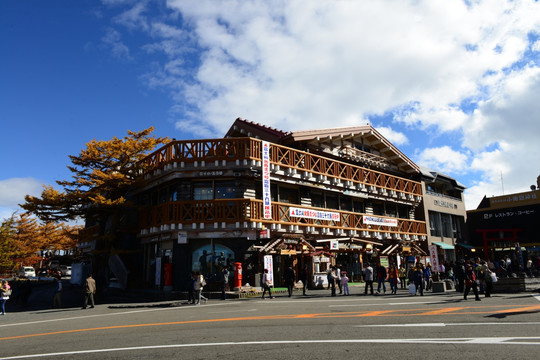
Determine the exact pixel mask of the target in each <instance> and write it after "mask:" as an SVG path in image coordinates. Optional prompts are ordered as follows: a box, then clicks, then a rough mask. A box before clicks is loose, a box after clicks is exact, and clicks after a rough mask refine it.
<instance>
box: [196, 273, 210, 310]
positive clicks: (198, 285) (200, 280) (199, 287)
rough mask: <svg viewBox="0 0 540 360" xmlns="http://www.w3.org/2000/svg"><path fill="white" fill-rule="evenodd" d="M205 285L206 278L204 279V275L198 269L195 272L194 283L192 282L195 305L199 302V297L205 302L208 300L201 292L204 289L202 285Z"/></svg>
mask: <svg viewBox="0 0 540 360" xmlns="http://www.w3.org/2000/svg"><path fill="white" fill-rule="evenodd" d="M205 285H206V280H204V275H203V274H201V273H200V272H199V271H197V272H196V273H195V283H194V285H193V286H194V290H195V299H196V302H195V305H200V304H201V299H202V300H204V302H205V303H206V302H207V301H208V298H207V297H204V296H203V294H202V291H203V289H204V286H205Z"/></svg>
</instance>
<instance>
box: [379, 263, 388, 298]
mask: <svg viewBox="0 0 540 360" xmlns="http://www.w3.org/2000/svg"><path fill="white" fill-rule="evenodd" d="M386 277H387V273H386V267H384V266H383V265H382V264H381V263H380V262H379V265H378V266H377V294H380V293H381V285H382V288H383V291H384V293H385V294H386V284H385V283H384V282H385V281H386Z"/></svg>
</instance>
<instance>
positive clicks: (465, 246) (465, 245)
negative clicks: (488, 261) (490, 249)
mask: <svg viewBox="0 0 540 360" xmlns="http://www.w3.org/2000/svg"><path fill="white" fill-rule="evenodd" d="M456 246H461V247H464V248H465V249H469V250H471V249H474V248H475V247H474V246H472V245H469V244H461V243H457V244H456Z"/></svg>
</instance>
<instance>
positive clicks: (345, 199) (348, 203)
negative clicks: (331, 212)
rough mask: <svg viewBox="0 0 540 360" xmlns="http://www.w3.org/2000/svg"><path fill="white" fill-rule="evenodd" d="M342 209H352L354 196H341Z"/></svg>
mask: <svg viewBox="0 0 540 360" xmlns="http://www.w3.org/2000/svg"><path fill="white" fill-rule="evenodd" d="M339 202H340V205H339V206H340V209H341V210H343V211H352V198H351V197H349V196H340V197H339Z"/></svg>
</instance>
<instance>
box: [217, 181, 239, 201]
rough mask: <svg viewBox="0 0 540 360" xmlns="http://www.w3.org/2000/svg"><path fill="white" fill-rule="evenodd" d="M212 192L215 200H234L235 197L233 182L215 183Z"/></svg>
mask: <svg viewBox="0 0 540 360" xmlns="http://www.w3.org/2000/svg"><path fill="white" fill-rule="evenodd" d="M214 190H215V193H216V199H234V198H236V197H237V196H236V186H235V183H234V181H216V183H215V187H214Z"/></svg>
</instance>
